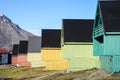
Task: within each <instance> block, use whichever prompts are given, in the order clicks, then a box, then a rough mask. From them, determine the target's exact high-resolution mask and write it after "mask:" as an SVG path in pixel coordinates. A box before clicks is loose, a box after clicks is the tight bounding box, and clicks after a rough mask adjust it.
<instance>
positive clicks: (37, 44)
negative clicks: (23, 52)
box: [28, 36, 41, 52]
mask: <svg viewBox="0 0 120 80" xmlns="http://www.w3.org/2000/svg"><path fill="white" fill-rule="evenodd" d="M40 48H41V37H36V36H35V37H29V41H28V52H40Z"/></svg>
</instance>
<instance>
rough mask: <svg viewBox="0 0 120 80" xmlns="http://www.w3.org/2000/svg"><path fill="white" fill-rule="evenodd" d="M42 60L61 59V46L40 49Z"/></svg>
mask: <svg viewBox="0 0 120 80" xmlns="http://www.w3.org/2000/svg"><path fill="white" fill-rule="evenodd" d="M41 53H42V54H41V55H42V56H41V59H42V60H61V59H62V56H61V48H44V49H41Z"/></svg>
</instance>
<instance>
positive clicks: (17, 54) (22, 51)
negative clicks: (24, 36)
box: [12, 41, 31, 66]
mask: <svg viewBox="0 0 120 80" xmlns="http://www.w3.org/2000/svg"><path fill="white" fill-rule="evenodd" d="M14 49H15V50H16V51H14ZM27 49H28V41H20V43H19V46H16V47H15V48H13V56H12V64H13V65H20V66H31V63H30V62H28V60H27Z"/></svg>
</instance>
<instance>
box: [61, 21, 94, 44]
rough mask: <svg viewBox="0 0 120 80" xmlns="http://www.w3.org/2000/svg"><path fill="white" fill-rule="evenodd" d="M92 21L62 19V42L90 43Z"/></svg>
mask: <svg viewBox="0 0 120 80" xmlns="http://www.w3.org/2000/svg"><path fill="white" fill-rule="evenodd" d="M92 30H93V19H63V35H64V42H92V37H91V36H92Z"/></svg>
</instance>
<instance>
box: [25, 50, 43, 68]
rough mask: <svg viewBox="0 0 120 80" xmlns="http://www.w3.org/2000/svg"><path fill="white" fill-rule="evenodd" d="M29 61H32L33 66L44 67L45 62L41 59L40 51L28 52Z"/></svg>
mask: <svg viewBox="0 0 120 80" xmlns="http://www.w3.org/2000/svg"><path fill="white" fill-rule="evenodd" d="M27 56H28V61H29V62H31V67H43V66H44V62H43V61H42V60H41V54H40V52H28V54H27Z"/></svg>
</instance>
